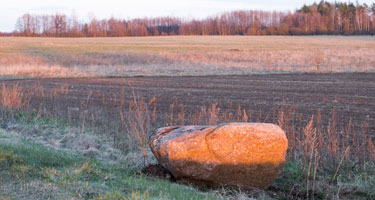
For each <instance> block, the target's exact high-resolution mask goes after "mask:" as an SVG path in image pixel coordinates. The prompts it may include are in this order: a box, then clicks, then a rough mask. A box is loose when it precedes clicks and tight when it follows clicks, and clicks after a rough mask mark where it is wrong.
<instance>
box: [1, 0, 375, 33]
mask: <svg viewBox="0 0 375 200" xmlns="http://www.w3.org/2000/svg"><path fill="white" fill-rule="evenodd" d="M374 33H375V3H373V4H372V5H367V4H359V3H358V2H357V3H350V2H349V3H346V2H345V3H341V2H340V3H338V2H335V3H329V2H326V1H323V0H322V1H320V2H319V3H314V4H312V5H304V6H303V7H302V8H300V9H298V10H296V11H295V12H277V11H274V12H269V11H258V10H241V11H233V12H227V13H222V14H219V15H217V16H211V17H207V18H205V19H202V20H195V19H189V20H187V19H182V18H177V17H158V18H137V19H129V20H125V19H115V18H110V19H102V20H98V19H96V18H92V19H91V20H90V21H89V22H86V23H83V22H80V21H79V19H77V17H75V16H66V15H65V14H59V13H56V14H54V15H32V14H24V15H23V16H21V17H20V18H19V19H18V20H17V24H16V30H15V31H14V32H13V33H3V34H2V35H8V36H9V35H18V36H51V37H52V36H53V37H55V36H61V37H121V36H159V35H318V34H332V35H337V34H340V35H365V34H366V35H368V34H371V35H373V34H374Z"/></svg>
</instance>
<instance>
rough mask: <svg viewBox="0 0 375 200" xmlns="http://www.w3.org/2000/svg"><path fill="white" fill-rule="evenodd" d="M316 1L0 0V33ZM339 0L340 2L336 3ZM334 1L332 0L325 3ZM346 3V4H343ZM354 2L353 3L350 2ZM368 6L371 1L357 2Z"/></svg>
mask: <svg viewBox="0 0 375 200" xmlns="http://www.w3.org/2000/svg"><path fill="white" fill-rule="evenodd" d="M319 1H320V0H316V1H314V0H104V1H103V0H1V6H0V32H10V31H13V30H14V28H15V24H16V21H17V18H18V17H20V16H21V15H23V14H25V13H32V14H52V13H56V12H59V13H64V14H66V15H68V16H70V15H72V14H73V13H74V14H75V15H77V16H78V18H79V19H81V20H87V19H88V18H89V17H96V18H98V19H105V18H110V17H115V18H123V19H128V18H135V17H156V16H175V17H184V18H188V19H191V18H204V17H207V16H212V15H215V14H219V13H222V12H226V11H233V10H240V9H241V10H250V9H260V10H278V11H294V10H296V9H297V8H300V7H301V6H302V5H303V4H311V3H313V2H319ZM337 1H340V0H337ZM329 2H334V0H332V1H329ZM344 2H348V1H344ZM351 2H355V0H353V1H351ZM359 3H367V4H369V5H370V4H372V3H375V0H359Z"/></svg>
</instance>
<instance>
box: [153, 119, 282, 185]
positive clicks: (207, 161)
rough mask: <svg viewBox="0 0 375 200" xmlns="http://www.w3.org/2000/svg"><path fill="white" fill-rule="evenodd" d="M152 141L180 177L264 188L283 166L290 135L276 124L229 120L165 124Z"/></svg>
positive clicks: (164, 162) (157, 154) (158, 156)
mask: <svg viewBox="0 0 375 200" xmlns="http://www.w3.org/2000/svg"><path fill="white" fill-rule="evenodd" d="M150 146H151V149H152V152H153V153H154V155H155V157H156V159H157V160H158V162H159V163H160V164H161V165H162V166H163V167H165V168H166V169H168V170H169V171H170V172H171V174H172V175H173V176H175V178H176V179H178V180H180V181H183V182H187V183H195V184H205V185H209V186H235V187H240V188H253V187H256V188H260V189H265V188H267V187H268V186H270V185H271V184H272V183H273V181H274V180H275V179H276V178H277V177H278V176H279V174H280V173H281V171H282V169H283V165H284V161H285V154H286V150H287V148H288V140H287V138H286V136H285V133H284V131H283V130H281V128H280V127H279V126H277V125H274V124H262V123H227V124H221V125H217V126H181V127H166V128H161V129H158V131H157V133H156V134H155V135H154V137H153V138H152V139H151V144H150Z"/></svg>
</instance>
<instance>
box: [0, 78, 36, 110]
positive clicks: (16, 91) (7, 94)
mask: <svg viewBox="0 0 375 200" xmlns="http://www.w3.org/2000/svg"><path fill="white" fill-rule="evenodd" d="M29 100H30V97H28V96H26V93H25V91H24V90H23V88H22V86H19V85H18V84H16V85H13V86H6V85H5V84H4V83H3V85H2V88H1V92H0V105H1V106H2V107H5V108H8V109H10V110H18V109H20V108H23V107H28V104H29Z"/></svg>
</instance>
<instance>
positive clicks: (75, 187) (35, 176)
mask: <svg viewBox="0 0 375 200" xmlns="http://www.w3.org/2000/svg"><path fill="white" fill-rule="evenodd" d="M0 169H1V170H0V177H1V179H0V199H74V198H75V199H218V198H220V196H218V195H216V194H214V193H203V192H200V191H199V190H197V188H194V187H191V186H185V185H179V184H176V183H170V182H168V181H163V180H157V179H152V178H147V177H143V176H141V175H137V171H136V170H130V169H127V168H124V167H122V166H121V165H110V166H109V165H106V164H105V163H103V162H100V161H97V160H95V159H88V158H85V157H82V156H80V155H76V154H71V153H64V152H60V151H56V150H54V149H51V148H47V147H44V146H41V145H39V144H37V143H34V142H30V141H25V140H23V139H19V138H13V137H8V136H6V132H3V133H2V134H1V136H0Z"/></svg>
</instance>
